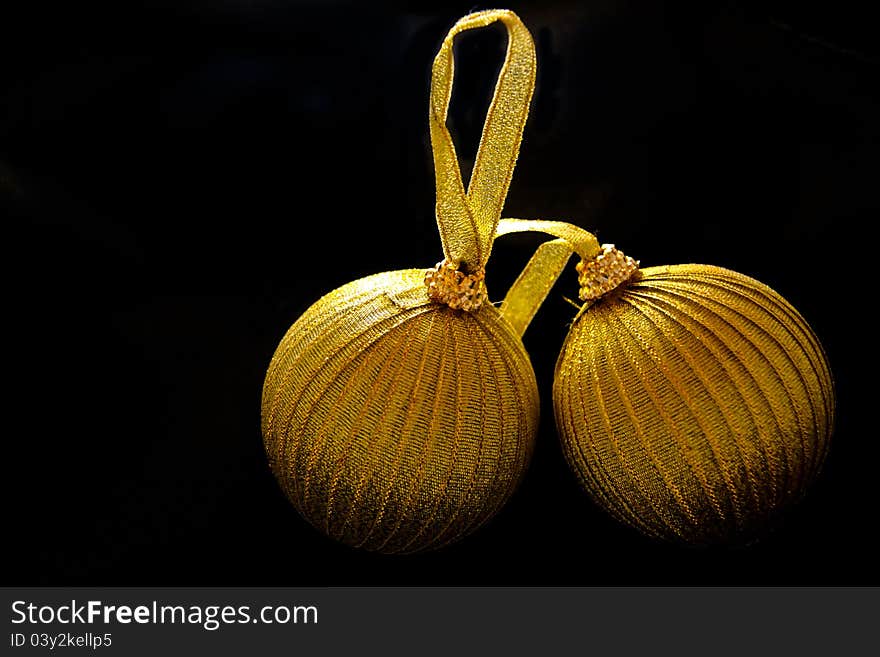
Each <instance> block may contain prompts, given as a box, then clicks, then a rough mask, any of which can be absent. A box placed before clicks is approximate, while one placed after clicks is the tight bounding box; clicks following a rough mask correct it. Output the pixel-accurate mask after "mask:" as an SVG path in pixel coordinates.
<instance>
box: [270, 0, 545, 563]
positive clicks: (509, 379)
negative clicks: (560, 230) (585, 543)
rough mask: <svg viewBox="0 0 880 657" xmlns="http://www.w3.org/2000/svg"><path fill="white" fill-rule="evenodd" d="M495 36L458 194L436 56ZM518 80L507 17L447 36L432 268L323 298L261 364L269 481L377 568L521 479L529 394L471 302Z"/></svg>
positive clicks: (522, 53)
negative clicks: (380, 559)
mask: <svg viewBox="0 0 880 657" xmlns="http://www.w3.org/2000/svg"><path fill="white" fill-rule="evenodd" d="M495 21H500V22H502V23H503V24H504V25H505V27H506V28H507V30H508V34H509V43H508V49H507V57H506V59H505V63H504V65H503V67H502V70H501V73H500V76H499V80H498V84H497V86H496V90H495V97H494V99H493V101H492V104H491V106H490V109H489V112H488V115H487V118H486V123H485V127H484V130H483V136H482V140H481V142H480V147H479V152H478V155H477V159H476V163H475V166H474V170H473V174H472V178H471V183H470V186H469V189H468V192H467V194H465V192H464V190H463V185H462V179H461V174H460V172H459V167H458V162H457V160H456V157H455V149H454V146H453V144H452V139H451V137H450V135H449V132H448V131H447V129H446V126H445V119H446V111H447V106H448V104H449V96H450V93H451V85H452V74H453V59H452V42H453V38H454V37H455V35H456V34H458V33H460V32H462V31H464V30H468V29H473V28H478V27H483V26H486V25H488V24H490V23H492V22H495ZM534 79H535V58H534V46H533V44H532V40H531V37H530V36H529V33H528V31H527V30H526V29H525V27H524V26H523V25H522V23H520V21H519V19H518V18H517V17H516V16H515V15H514V14H513V13H511V12H508V11H501V10H498V11H484V12H479V13H476V14H472V15H470V16H466V17H465V18H463V19H462V20H460V21H459V22H458V23H457V24H456V25H455V26H454V27H453V28H452V30H451V31H450V33H449V35H448V36H447V37H446V39H445V40H444V42H443V45H442V47H441V49H440V53H439V54H438V55H437V59H436V61H435V62H434V68H433V79H432V87H431V104H430V108H431V109H430V112H429V114H430V122H429V123H430V130H431V141H432V145H433V148H434V162H435V169H436V177H437V223H438V227H439V229H440V233H441V241H442V243H443V250H444V253H445V255H446V259H445V261H444V262H442V263H441V264H440V265H439V266H438V267H437V268H435V269H434V270H429V271H427V272H426V270H425V269H408V270H403V271H394V272H386V273H383V274H376V275H374V276H369V277H367V278H363V279H361V280H358V281H355V282H353V283H350V284H348V285H345V286H343V287H341V288H339V289H337V290H336V291H334V292H331V293H330V294H328V295H326V296H324V297H323V298H322V299H320V300H319V301H318V302H316V303H315V304H314V305H313V306H311V307H310V308H309V309H308V310H307V311H306V312H305V313H304V314H303V316H302V317H300V318H299V319H298V320H297V321H296V322H295V323H294V324H293V326H292V327H291V328H290V329H289V331H288V332H287V334H286V335H285V336H284V339H283V340H282V341H281V344H280V345H279V347H278V349H277V351H276V353H275V355H274V356H273V358H272V362H271V364H270V366H269V371H268V373H267V375H266V380H265V383H264V387H263V400H262V431H263V441H264V445H265V448H266V452H267V454H268V457H269V461H270V464H271V467H272V471H273V472H274V474H275V476H276V478H277V479H278V481H279V483H280V484H281V487H282V489H283V490H284V492H285V493H286V494H287V496H288V498H289V499H290V501H291V502H292V503H293V505H294V506H295V507H296V509H297V510H298V511H299V512H300V513H301V514H302V515H303V516H304V517H305V518H306V519H307V520H308V521H309V522H310V523H312V524H313V525H314V526H315V527H317V528H318V529H319V530H321V531H323V532H325V533H326V534H327V535H328V536H330V537H332V538H334V539H337V540H339V541H342V542H344V543H347V544H349V545H353V546H359V547H363V548H366V549H370V550H377V551H381V552H391V553H406V552H414V551H417V550H423V549H428V548H435V547H440V546H442V545H445V544H447V543H449V542H451V541H454V540H456V539H458V538H461V537H462V536H464V535H466V534H468V533H469V532H471V531H473V530H474V529H476V528H477V527H479V526H480V525H481V524H482V523H483V522H485V521H486V520H487V519H488V518H490V517H491V516H492V515H493V514H494V513H495V512H496V511H497V510H498V509H499V508H500V507H501V505H502V504H504V502H505V500H506V499H507V498H508V496H509V495H510V494H511V492H512V491H513V489H514V488H515V487H516V485H517V483H518V482H519V481H520V479H521V477H522V475H523V473H524V471H525V468H526V465H527V463H528V461H529V458H530V456H531V453H532V447H533V443H534V438H535V433H536V430H537V424H538V410H539V404H538V392H537V386H536V383H535V377H534V373H533V371H532V366H531V363H530V362H529V358H528V356H527V354H526V352H525V350H524V349H523V346H522V343H521V342H520V340H519V336H518V334H517V333H516V332H514V330H513V329H512V327H511V325H510V323H509V322H507V321H506V320H505V319H504V318H503V317H502V316H501V314H500V313H499V312H498V310H497V309H496V308H495V307H494V306H492V304H490V303H484V302H483V300H484V299H485V296H486V292H485V288H484V285H483V278H482V277H483V268H484V266H485V263H486V260H488V258H489V253H490V251H491V246H492V240H493V239H494V233H495V227H496V225H497V223H498V219H499V217H500V213H501V207H502V205H503V203H504V197H505V195H506V194H507V188H508V185H509V184H510V177H511V174H512V171H513V166H514V164H515V162H516V156H517V152H518V150H519V143H520V138H521V133H522V129H523V126H524V124H525V119H526V114H527V113H528V105H529V100H530V98H531V94H532V89H533V86H534ZM429 292H430V294H431V297H430V298H429Z"/></svg>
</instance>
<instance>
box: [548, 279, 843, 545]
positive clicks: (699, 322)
mask: <svg viewBox="0 0 880 657" xmlns="http://www.w3.org/2000/svg"><path fill="white" fill-rule="evenodd" d="M553 401H554V409H555V414H556V421H557V426H558V430H559V433H560V436H561V441H562V445H563V449H564V452H565V455H566V458H567V460H568V462H569V464H570V466H571V467H572V468H573V470H574V471H575V472H576V473H577V475H578V477H579V479H580V481H581V484H582V485H583V487H584V488H585V489H586V490H587V492H588V493H589V494H590V495H591V497H592V498H593V499H594V500H595V501H596V502H597V503H598V504H599V505H601V506H602V507H604V508H605V509H606V510H607V511H609V512H610V513H611V514H612V515H614V516H615V517H616V518H618V519H619V520H621V521H623V522H625V523H627V524H629V525H631V526H633V527H635V528H637V529H639V530H641V531H643V532H644V533H646V534H648V535H650V536H653V537H657V538H663V539H669V540H673V541H680V542H682V541H683V542H686V543H692V544H707V543H715V542H726V541H730V540H733V539H735V538H742V537H744V536H748V535H749V534H751V533H753V532H755V531H757V530H759V529H760V528H761V527H762V526H763V525H765V523H766V522H767V521H768V520H769V519H770V518H771V517H772V516H773V515H774V514H775V513H776V512H777V511H779V510H781V509H782V508H784V507H786V506H788V505H789V504H790V503H791V502H794V501H796V500H797V499H798V498H799V497H800V496H801V495H802V494H803V492H804V490H805V488H806V487H807V486H808V485H809V483H810V482H811V481H812V480H813V479H814V478H815V477H816V475H817V473H818V471H819V469H820V467H821V465H822V463H823V460H824V459H825V454H826V451H827V449H828V444H829V439H830V436H831V431H832V425H833V418H834V392H833V387H832V378H831V372H830V370H829V367H828V363H827V361H826V357H825V354H824V352H823V350H822V347H821V345H820V343H819V341H818V339H817V338H816V336H815V335H814V334H813V332H812V330H811V329H810V327H809V326H808V325H807V323H806V322H805V321H804V319H803V318H802V317H801V316H800V314H798V312H797V311H796V310H795V309H794V308H793V307H792V306H791V305H790V304H789V303H788V302H787V301H785V299H783V298H782V297H781V296H780V295H779V294H777V293H776V292H774V291H773V290H772V289H770V288H769V287H767V286H766V285H764V284H762V283H760V282H758V281H756V280H754V279H752V278H749V277H747V276H744V275H742V274H738V273H736V272H733V271H730V270H727V269H723V268H720V267H712V266H705V265H674V266H667V267H652V268H648V269H644V270H642V271H641V272H640V274H637V275H636V277H635V278H634V279H633V281H631V282H630V283H629V284H627V285H625V286H624V287H623V288H621V289H620V290H618V291H616V292H615V293H612V294H611V295H609V296H608V297H606V298H603V299H602V300H600V301H598V302H596V303H595V304H593V305H592V306H590V307H587V308H586V309H585V310H583V311H582V312H581V313H580V314H579V316H578V317H577V318H576V320H575V322H574V324H573V326H572V328H571V330H570V332H569V335H568V337H567V339H566V342H565V345H564V347H563V350H562V352H561V353H560V357H559V360H558V361H557V365H556V375H555V381H554V388H553Z"/></svg>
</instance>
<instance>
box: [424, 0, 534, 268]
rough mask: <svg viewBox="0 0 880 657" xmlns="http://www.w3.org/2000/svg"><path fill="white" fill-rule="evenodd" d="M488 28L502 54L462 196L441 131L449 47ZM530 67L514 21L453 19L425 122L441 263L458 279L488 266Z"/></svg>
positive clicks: (524, 39)
mask: <svg viewBox="0 0 880 657" xmlns="http://www.w3.org/2000/svg"><path fill="white" fill-rule="evenodd" d="M495 22H500V23H502V24H503V25H504V27H505V28H506V29H507V35H508V41H507V52H506V54H505V57H504V64H503V65H502V67H501V72H500V73H499V75H498V82H497V83H496V85H495V93H494V96H493V97H492V102H491V104H490V105H489V110H488V112H487V114H486V121H485V123H484V125H483V134H482V137H481V139H480V146H479V149H478V150H477V155H476V159H475V160H474V167H473V172H472V174H471V179H470V183H469V184H468V189H467V192H465V189H464V183H463V182H462V178H461V170H460V169H459V166H458V157H457V155H456V152H455V145H454V144H453V141H452V135H450V133H449V130H448V129H447V127H446V115H447V112H448V109H449V100H450V96H451V94H452V79H453V73H454V60H453V57H452V45H453V41H454V39H455V36H456V35H458V34H459V33H461V32H464V31H466V30H472V29H475V28H481V27H486V26H488V25H491V24H492V23H495ZM536 66H537V64H536V60H535V45H534V43H533V42H532V37H531V35H530V34H529V31H528V29H526V27H525V25H523V24H522V21H520V19H519V18H518V17H517V16H516V14H514V13H513V12H512V11H508V10H502V9H495V10H489V11H481V12H477V13H473V14H470V15H468V16H465V17H464V18H462V19H461V20H459V21H458V22H457V23H456V24H455V25H454V26H453V27H452V29H451V30H450V31H449V33H448V34H447V35H446V38H445V39H444V40H443V44H442V45H441V46H440V51H439V52H438V53H437V57H436V58H435V59H434V65H433V68H432V77H431V99H430V112H429V114H430V116H429V119H430V130H431V147H432V149H433V152H434V171H435V175H436V183H437V206H436V213H437V226H438V228H439V230H440V238H441V240H442V242H443V253H444V255H445V256H446V260H447V261H448V262H449V263H452V264H453V265H454V266H457V267H460V268H461V269H463V270H464V271H465V273H474V272H476V271H478V270H480V269H481V268H483V267H484V266H485V265H486V261H487V260H488V259H489V254H490V252H491V250H492V242H493V240H494V239H495V228H496V226H497V225H498V220H499V219H500V217H501V208H502V207H503V205H504V199H505V198H506V196H507V190H508V187H509V186H510V180H511V177H512V176H513V169H514V166H515V165H516V158H517V156H518V154H519V147H520V142H521V141H522V132H523V128H524V127H525V123H526V117H527V116H528V113H529V103H530V102H531V99H532V93H533V91H534V88H535V70H536Z"/></svg>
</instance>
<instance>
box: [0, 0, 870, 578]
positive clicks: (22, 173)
mask: <svg viewBox="0 0 880 657" xmlns="http://www.w3.org/2000/svg"><path fill="white" fill-rule="evenodd" d="M802 4H808V3H766V2H754V3H731V4H713V3H701V4H700V6H699V7H698V8H695V7H692V6H688V5H685V4H684V3H671V2H665V3H664V2H635V1H632V2H623V1H617V0H599V1H596V2H589V3H574V2H552V1H548V2H542V3H514V4H512V5H510V8H512V9H514V10H515V11H517V12H518V13H519V14H520V16H521V18H522V19H523V20H524V22H525V23H526V24H527V25H528V26H529V28H530V29H531V31H532V33H533V35H534V37H535V40H536V43H537V48H538V57H539V79H538V87H537V91H536V95H535V99H534V101H533V104H532V111H531V115H530V120H529V124H528V125H527V128H526V135H525V141H524V144H523V149H522V153H521V156H520V160H519V164H518V167H517V171H516V174H515V176H514V179H513V184H512V187H511V191H510V194H509V196H508V201H507V205H506V211H505V214H506V215H507V216H520V217H545V218H562V219H568V220H570V221H573V222H574V223H577V224H579V225H582V226H584V227H586V228H588V229H591V230H594V231H595V232H597V233H598V235H599V238H600V240H602V241H611V242H614V243H616V244H617V245H618V246H620V247H621V248H622V249H624V250H625V251H626V252H627V253H628V254H630V255H633V256H634V257H637V258H639V259H641V261H642V264H643V265H654V264H671V263H678V262H703V263H710V264H717V265H722V266H726V267H730V268H732V269H736V270H739V271H742V272H743V273H746V274H749V275H752V276H754V277H756V278H758V279H760V280H762V281H764V282H765V283H767V284H769V285H771V286H772V287H773V288H775V289H776V290H777V291H779V292H780V293H782V294H783V295H784V296H785V297H786V298H788V299H789V300H790V301H791V302H792V303H793V304H794V305H795V306H796V307H797V308H798V309H799V310H800V311H801V313H802V314H803V315H804V316H805V317H806V318H807V320H808V321H809V322H810V323H811V325H812V326H813V328H814V329H815V331H816V332H817V334H818V335H819V336H820V337H821V339H822V341H823V343H824V345H825V347H826V350H827V352H828V356H829V359H830V362H831V365H832V369H833V371H834V373H835V376H836V384H837V393H838V397H839V400H838V401H839V403H838V426H837V431H836V434H835V439H834V445H833V449H832V452H831V454H830V458H829V460H828V462H827V464H826V467H825V469H824V471H823V474H822V476H821V478H820V480H819V481H818V482H817V483H816V484H815V485H814V487H813V488H812V489H811V491H810V493H809V494H808V496H807V497H806V499H805V500H804V502H803V503H802V504H800V505H799V506H798V507H797V508H795V509H793V510H792V511H791V512H790V513H788V514H786V515H785V516H784V517H783V518H782V519H781V521H780V523H779V525H778V526H777V527H776V529H775V531H774V532H773V533H771V534H770V535H769V536H766V537H764V538H763V540H761V541H760V542H758V543H756V544H754V545H751V546H748V547H736V548H717V549H709V550H697V549H681V548H677V547H671V546H667V545H663V544H657V543H654V542H652V541H650V540H648V539H645V538H643V537H641V536H640V535H638V534H637V533H635V532H634V531H632V530H629V529H627V528H624V527H622V526H619V525H617V524H616V523H615V522H614V521H612V520H611V519H610V518H609V517H607V516H606V515H605V514H604V513H603V512H601V511H600V510H598V509H597V508H596V507H595V506H594V505H593V504H592V503H591V502H590V500H589V499H588V498H587V496H586V495H585V494H583V493H582V492H581V491H580V489H579V488H578V485H577V483H576V481H575V478H574V476H573V475H572V474H571V473H570V472H569V471H568V469H567V466H566V464H565V462H564V460H563V458H562V455H561V451H560V449H559V447H558V444H557V439H556V436H555V431H554V427H553V420H552V408H551V406H550V405H549V401H550V399H549V397H550V395H549V391H550V388H551V382H552V372H553V365H554V362H555V358H556V354H557V353H558V350H559V348H560V345H561V343H562V340H563V338H564V335H565V332H566V324H567V322H569V321H570V320H571V318H572V316H573V312H574V311H573V309H572V308H571V307H570V306H569V305H568V304H567V303H566V302H565V301H564V300H563V296H564V295H568V296H574V295H575V294H576V289H575V287H574V286H575V282H574V274H573V272H571V271H570V272H569V273H567V274H566V275H565V276H564V277H563V280H562V281H561V282H560V283H559V285H557V287H556V288H555V289H554V291H553V293H552V294H551V296H550V298H549V299H548V300H547V302H546V304H545V305H544V307H543V309H542V311H541V313H540V314H539V316H538V317H537V318H536V319H535V321H534V323H533V324H532V327H531V328H530V329H529V331H528V332H527V333H526V335H525V345H526V348H527V349H528V350H529V352H530V354H531V357H532V361H533V364H534V366H535V371H536V375H537V378H538V383H539V387H540V389H541V390H542V391H543V393H542V394H543V408H542V413H543V415H542V425H541V426H542V429H541V432H540V434H539V437H538V445H537V449H536V453H535V456H534V460H533V463H532V466H531V468H530V470H529V472H528V475H527V477H526V479H525V481H524V482H523V484H522V486H521V487H520V489H519V490H518V491H517V492H516V494H515V495H514V497H513V498H512V499H511V500H510V502H509V503H508V505H507V506H506V507H505V508H504V509H503V510H502V512H501V513H500V514H499V515H498V516H497V517H496V518H495V519H494V520H492V521H491V522H490V523H489V524H488V525H486V526H485V527H484V528H482V529H481V530H479V531H478V532H477V533H475V534H474V535H472V536H470V537H469V538H467V539H465V540H463V541H461V542H460V543H458V544H456V545H454V546H451V547H449V548H447V549H444V550H442V551H439V552H434V553H428V554H422V555H414V556H409V557H385V556H380V555H374V554H369V553H363V552H359V551H356V550H352V549H350V548H347V547H344V546H342V545H337V544H335V543H332V542H331V541H329V540H328V539H325V538H324V537H323V536H322V535H320V534H318V533H317V532H315V531H314V530H312V529H311V528H310V527H309V526H308V525H307V524H306V523H305V522H304V521H303V520H301V519H300V517H299V516H298V515H297V514H296V512H295V510H294V509H293V507H291V506H290V505H289V503H288V502H287V501H286V500H285V499H284V497H283V495H282V494H281V492H280V490H279V489H278V487H277V486H276V484H275V482H274V480H273V478H272V476H271V474H270V472H269V470H268V467H267V465H266V462H265V457H264V454H263V448H262V442H261V438H260V429H259V419H260V418H259V413H260V392H261V385H262V379H263V375H264V373H265V369H266V367H267V365H268V362H269V359H270V358H271V355H272V353H273V350H274V348H275V346H276V344H277V342H278V340H280V338H281V336H282V335H283V333H284V331H285V330H286V329H287V327H288V326H289V325H290V324H291V323H292V322H293V321H294V320H295V319H296V318H297V317H298V316H299V314H300V313H302V312H303V311H304V310H305V309H306V308H307V307H308V306H309V305H310V304H311V303H313V302H314V301H315V300H316V299H317V298H318V297H319V296H321V295H322V294H324V293H326V292H328V291H330V290H332V289H334V288H336V287H338V286H339V285H342V284H344V283H346V282H348V281H351V280H354V279H356V278H359V277H361V276H364V275H367V274H372V273H376V272H380V271H387V270H393V269H400V268H407V267H423V266H424V267H427V266H430V265H432V264H433V263H434V262H436V261H437V260H439V259H440V256H441V250H440V243H439V239H438V237H437V234H436V228H435V224H434V216H433V204H434V196H433V194H434V192H433V171H432V168H431V159H430V150H429V142H428V137H427V96H428V85H429V79H430V64H431V61H432V59H433V56H434V54H435V53H436V50H437V47H438V45H439V43H440V41H441V39H442V38H443V36H444V35H445V33H446V31H447V30H448V28H449V27H450V26H451V25H452V23H453V22H454V21H455V20H456V19H457V18H458V17H460V16H462V15H464V14H466V13H468V12H469V11H470V10H472V9H474V8H481V6H474V5H468V4H463V3H428V4H424V5H422V7H421V9H419V10H418V11H414V10H412V9H409V8H408V7H407V6H406V5H404V4H402V3H401V4H394V3H391V4H387V3H386V4H369V3H358V4H350V5H349V4H345V3H324V4H321V3H297V2H295V1H293V0H291V1H288V2H272V1H269V0H263V1H260V0H256V1H254V2H235V1H233V0H229V1H226V2H219V1H213V0H203V1H200V2H188V3H171V2H167V3H148V4H146V5H137V6H135V5H133V4H130V3H119V5H124V8H120V7H119V6H117V7H116V8H114V9H109V8H107V7H100V8H99V7H95V6H88V5H86V6H82V5H79V4H77V5H76V7H75V8H74V7H72V6H71V5H67V6H66V8H63V9H60V8H59V7H57V6H50V5H44V4H41V3H39V2H36V3H28V4H27V5H26V6H27V10H26V11H24V10H16V11H12V13H10V14H5V15H4V20H3V22H2V23H0V26H2V27H0V30H2V32H3V34H2V37H3V39H2V42H0V43H2V45H0V49H2V52H0V55H2V62H0V66H2V69H0V70H2V78H0V217H2V220H3V226H4V239H3V246H4V248H3V252H4V255H5V258H4V263H5V265H6V267H4V269H5V271H6V281H5V285H4V290H5V291H6V294H5V296H6V299H5V306H6V309H7V312H6V313H4V314H5V316H6V318H5V319H4V324H5V325H6V329H7V334H8V338H7V339H6V340H5V349H6V352H7V353H6V358H5V362H6V365H7V366H6V368H5V371H6V377H5V378H6V382H7V385H8V386H10V388H11V392H10V393H9V395H8V396H7V404H8V406H7V408H6V410H5V411H4V413H5V415H6V416H7V419H8V424H7V427H6V428H5V430H4V436H3V445H4V447H3V450H4V452H3V453H4V457H3V460H4V466H5V467H4V469H5V470H6V471H7V475H6V477H5V481H6V484H7V486H8V487H9V490H8V492H7V494H6V497H5V500H6V501H5V504H6V506H7V508H8V512H7V513H5V514H4V516H5V517H4V524H5V525H6V527H7V528H8V529H9V530H10V531H8V532H7V533H6V539H5V540H6V543H7V550H6V556H5V558H4V572H3V581H4V583H6V584H21V585H26V584H55V585H60V584H63V585H73V584H95V585H111V584H114V585H241V584H249V585H341V584H470V585H474V584H476V585H487V584H502V585H503V584H555V585H574V584H578V585H591V584H612V585H624V584H867V583H872V584H877V583H880V578H878V570H877V566H876V563H877V561H876V551H877V545H876V540H875V539H874V538H873V534H872V524H873V523H874V521H875V518H876V509H877V504H876V502H877V495H876V484H875V483H874V481H873V478H874V477H873V472H874V471H875V468H876V466H875V464H876V458H877V456H878V449H877V445H876V442H877V440H876V430H875V426H874V423H872V422H871V421H870V420H871V418H872V416H873V413H874V408H873V406H874V405H875V404H876V402H875V401H874V400H873V399H871V397H873V395H874V394H875V393H874V387H873V386H870V385H867V384H865V383H863V381H862V372H863V371H867V370H869V369H870V368H871V367H872V364H871V363H870V361H871V359H873V350H874V347H873V346H872V345H873V341H874V340H875V336H874V332H873V330H872V329H871V327H872V326H873V323H872V322H871V321H870V318H869V316H868V309H869V308H871V307H873V305H874V302H873V300H872V295H871V289H870V283H869V281H870V271H869V268H868V266H867V264H865V263H866V261H867V259H868V258H869V257H871V255H872V251H873V250H874V246H873V242H872V241H871V240H869V239H866V237H865V236H866V232H867V231H869V230H870V229H871V225H872V224H873V223H874V222H875V221H876V218H877V215H878V210H880V200H878V196H880V195H878V193H877V191H878V190H877V187H878V185H877V183H878V180H880V175H878V174H880V166H878V154H880V151H878V143H880V94H878V86H880V85H878V78H880V75H878V74H880V53H878V48H877V45H878V44H877V40H876V39H875V38H874V37H872V36H871V34H870V31H871V26H870V21H868V20H867V15H866V14H865V13H864V12H865V11H866V9H862V10H861V11H862V12H863V13H862V14H859V13H858V12H859V9H858V7H859V3H855V2H853V3H849V4H848V3H846V2H835V3H833V4H828V3H826V4H823V5H821V6H816V7H814V8H811V7H810V6H809V5H808V6H802ZM866 4H867V3H866ZM504 43H505V37H504V33H503V31H502V30H500V29H497V30H496V29H488V30H484V31H481V32H479V33H471V34H469V35H467V36H464V37H462V38H460V40H459V44H460V47H459V48H458V49H457V77H456V87H455V92H454V96H453V101H452V110H451V116H450V126H451V128H452V130H453V133H454V135H455V138H456V141H457V144H458V148H459V151H460V154H461V156H462V159H463V161H464V164H463V168H464V170H465V172H466V173H467V169H468V166H469V161H470V160H471V159H472V158H473V154H474V152H475V150H476V144H477V142H478V139H479V133H480V129H481V126H482V121H483V116H484V112H485V107H486V105H487V103H488V100H489V97H490V95H491V89H492V85H493V84H494V76H495V74H496V72H497V68H498V65H499V64H500V62H501V59H502V56H503V48H504ZM537 242H538V238H537V237H532V236H511V237H509V238H504V239H503V240H501V241H499V243H498V244H497V245H496V248H495V255H494V257H493V260H492V262H491V263H490V270H489V277H490V278H489V281H488V282H489V285H490V293H491V294H492V297H493V298H495V299H497V298H500V297H501V296H502V295H503V291H504V290H505V289H506V287H507V286H508V285H509V284H510V283H511V282H512V280H513V279H514V277H515V275H516V273H517V271H518V270H519V268H521V267H522V265H523V264H524V263H525V261H526V260H527V258H528V257H529V255H530V253H531V250H532V249H533V248H534V246H535V245H536V244H537Z"/></svg>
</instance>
